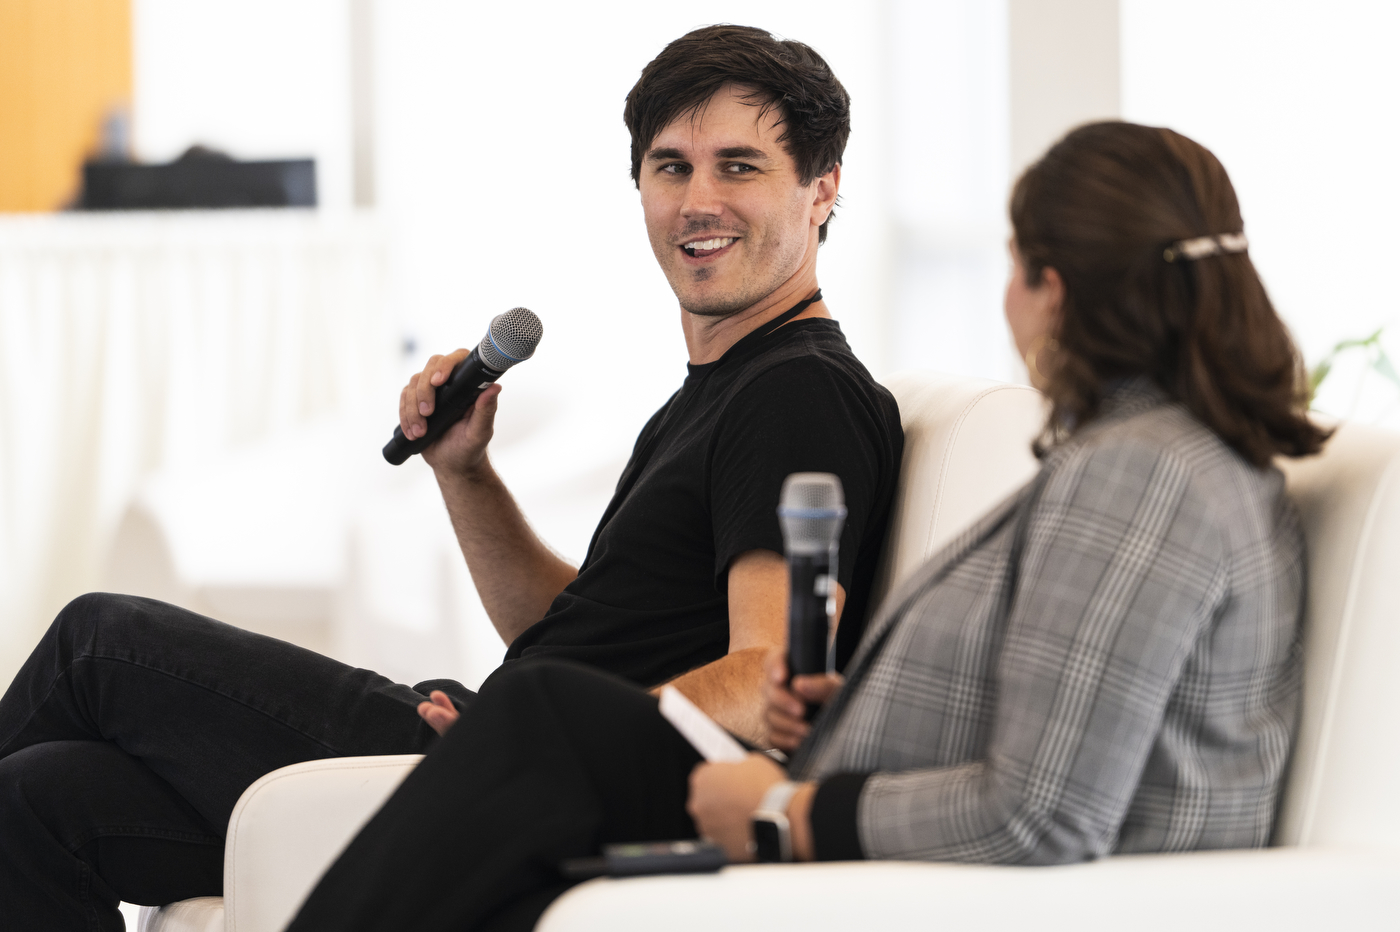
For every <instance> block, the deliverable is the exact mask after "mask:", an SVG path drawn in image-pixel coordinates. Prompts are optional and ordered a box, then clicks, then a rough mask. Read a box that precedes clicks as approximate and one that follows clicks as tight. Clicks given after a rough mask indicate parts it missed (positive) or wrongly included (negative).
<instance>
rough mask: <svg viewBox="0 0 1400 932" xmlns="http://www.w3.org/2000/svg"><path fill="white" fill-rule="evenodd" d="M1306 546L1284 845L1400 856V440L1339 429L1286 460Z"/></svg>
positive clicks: (1279, 834) (1279, 835)
mask: <svg viewBox="0 0 1400 932" xmlns="http://www.w3.org/2000/svg"><path fill="white" fill-rule="evenodd" d="M1280 465H1281V466H1282V468H1283V471H1284V473H1285V475H1287V477H1288V491H1289V494H1290V495H1291V496H1292V498H1293V501H1294V502H1295V503H1296V504H1297V506H1298V509H1299V511H1300V513H1301V514H1302V518H1303V528H1304V534H1305V536H1306V538H1307V546H1308V607H1307V614H1306V619H1305V623H1304V634H1303V637H1304V656H1305V660H1304V672H1303V719H1302V725H1301V729H1300V731H1299V734H1298V743H1297V745H1296V746H1295V747H1294V750H1293V764H1292V766H1291V768H1290V772H1289V777H1288V785H1287V787H1286V788H1285V794H1284V800H1283V806H1282V809H1281V811H1280V813H1279V821H1278V825H1277V828H1276V829H1275V832H1274V843H1275V844H1280V845H1343V844H1361V845H1372V846H1383V847H1388V848H1392V849H1400V793H1397V792H1396V779H1397V777H1400V434H1396V433H1394V432H1392V431H1387V430H1381V429H1379V428H1374V427H1366V426H1363V425H1357V424H1345V425H1343V426H1342V427H1341V428H1340V429H1339V430H1338V431H1337V433H1336V435H1335V436H1334V437H1333V438H1332V440H1331V441H1330V442H1329V443H1328V444H1327V446H1326V448H1325V449H1324V450H1323V452H1322V454H1321V455H1320V456H1316V457H1309V458H1307V459H1302V460H1284V461H1281V463H1280Z"/></svg>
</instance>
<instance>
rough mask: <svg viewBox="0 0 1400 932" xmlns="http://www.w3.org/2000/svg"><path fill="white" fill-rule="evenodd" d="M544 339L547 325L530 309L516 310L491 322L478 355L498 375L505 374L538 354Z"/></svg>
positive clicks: (516, 308) (478, 349)
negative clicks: (541, 338) (538, 348)
mask: <svg viewBox="0 0 1400 932" xmlns="http://www.w3.org/2000/svg"><path fill="white" fill-rule="evenodd" d="M542 336H544V324H541V323H540V319H539V318H538V317H536V316H535V312H534V311H531V310H530V309H529V308H524V307H513V308H511V309H510V310H508V311H506V312H505V313H504V314H497V315H496V316H495V317H494V318H492V320H491V326H490V327H489V328H488V329H487V331H486V336H485V337H484V338H483V339H482V341H481V345H480V346H478V347H477V353H479V354H480V355H481V361H482V362H484V363H486V365H488V366H490V367H491V368H492V369H495V370H497V371H498V372H504V371H505V370H506V369H509V368H510V367H511V366H513V365H515V364H516V363H518V362H522V361H524V360H526V359H529V358H530V357H531V356H533V355H534V354H535V347H537V346H539V345H540V337H542Z"/></svg>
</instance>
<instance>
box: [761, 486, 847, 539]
mask: <svg viewBox="0 0 1400 932" xmlns="http://www.w3.org/2000/svg"><path fill="white" fill-rule="evenodd" d="M845 520H846V497H845V495H844V493H843V491H842V489H841V480H840V479H839V478H838V477H836V476H835V475H833V474H831V473H829V472H795V473H793V474H792V475H790V476H788V477H787V478H786V479H784V480H783V491H782V495H781V498H780V499H779V502H778V523H779V524H780V525H781V526H782V529H783V542H784V543H785V544H786V545H787V548H788V549H789V550H790V551H793V552H794V553H805V552H816V551H820V550H826V549H827V548H829V547H832V546H835V544H836V542H837V540H838V539H840V537H841V525H842V524H844V523H845Z"/></svg>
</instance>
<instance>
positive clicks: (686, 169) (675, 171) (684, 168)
mask: <svg viewBox="0 0 1400 932" xmlns="http://www.w3.org/2000/svg"><path fill="white" fill-rule="evenodd" d="M661 170H662V171H663V172H666V173H667V174H668V175H688V174H690V166H689V165H686V164H684V163H682V162H671V163H669V164H667V165H662V166H661Z"/></svg>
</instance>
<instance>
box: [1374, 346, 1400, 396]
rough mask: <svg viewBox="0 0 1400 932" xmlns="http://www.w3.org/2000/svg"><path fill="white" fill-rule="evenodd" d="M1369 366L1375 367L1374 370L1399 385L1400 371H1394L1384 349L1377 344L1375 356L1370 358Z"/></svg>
mask: <svg viewBox="0 0 1400 932" xmlns="http://www.w3.org/2000/svg"><path fill="white" fill-rule="evenodd" d="M1371 368H1372V369H1375V370H1376V372H1378V373H1380V374H1381V375H1383V376H1385V377H1386V378H1387V379H1390V381H1392V382H1394V383H1395V384H1396V385H1397V386H1400V372H1396V371H1395V366H1394V364H1392V363H1391V361H1390V357H1389V356H1387V355H1386V354H1385V350H1383V349H1381V348H1380V347H1379V346H1377V347H1376V358H1375V359H1374V360H1372V362H1371Z"/></svg>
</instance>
